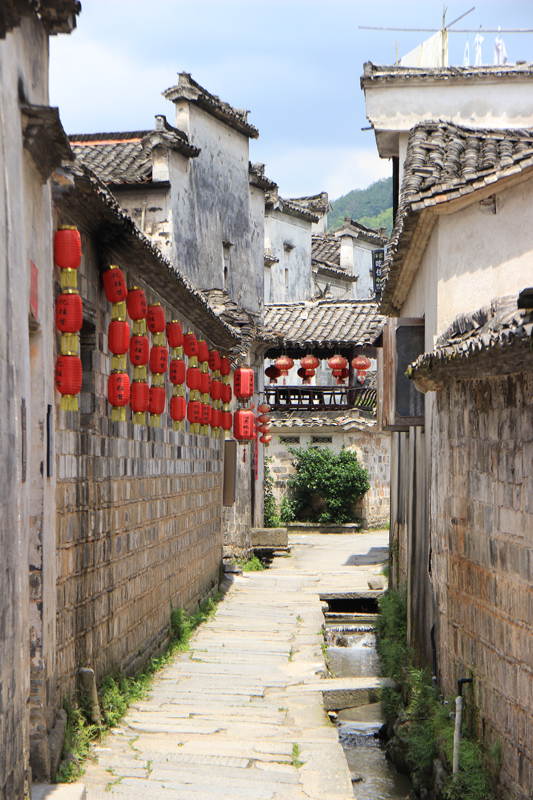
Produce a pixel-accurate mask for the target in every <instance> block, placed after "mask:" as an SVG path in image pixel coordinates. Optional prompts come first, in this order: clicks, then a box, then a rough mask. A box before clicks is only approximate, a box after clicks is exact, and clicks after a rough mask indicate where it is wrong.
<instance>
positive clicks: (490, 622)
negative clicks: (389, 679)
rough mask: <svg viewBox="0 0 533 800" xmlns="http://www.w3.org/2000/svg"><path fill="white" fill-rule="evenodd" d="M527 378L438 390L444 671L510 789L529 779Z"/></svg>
mask: <svg viewBox="0 0 533 800" xmlns="http://www.w3.org/2000/svg"><path fill="white" fill-rule="evenodd" d="M532 394H533V376H532V375H531V374H530V373H521V374H513V375H509V376H502V377H489V378H487V379H475V380H474V379H473V380H471V381H465V380H452V381H451V382H450V383H449V385H448V386H447V387H445V388H444V389H443V390H441V391H440V392H439V393H438V395H437V412H436V416H435V422H434V435H433V442H432V449H433V453H434V458H433V468H432V469H433V473H432V478H431V487H430V488H431V492H430V496H431V525H432V557H431V574H432V580H433V583H434V588H435V593H436V598H437V602H438V610H439V637H438V641H439V654H438V655H439V680H440V682H441V684H442V686H443V688H444V690H445V691H446V692H448V693H454V694H455V692H456V686H457V680H458V678H462V677H471V676H473V677H474V681H475V682H474V687H473V690H472V692H471V691H470V690H468V689H467V690H466V692H465V694H466V703H467V706H471V704H472V700H471V698H473V704H474V706H475V709H476V715H475V720H476V724H477V726H478V728H479V733H481V734H482V735H483V736H484V737H485V738H486V739H487V740H488V741H489V742H490V743H494V742H496V741H497V740H501V741H502V743H503V769H502V775H501V777H502V780H503V782H504V785H505V787H506V792H507V796H508V797H513V798H520V800H525V798H526V797H530V796H531V787H532V786H533V754H532V750H531V742H532V740H533V734H532V729H531V720H532V719H533V667H532V664H533V625H532V619H533V589H532V582H533V560H532V552H533V549H532V548H533V477H532V474H533V473H532V462H533V408H532V405H531V397H532Z"/></svg>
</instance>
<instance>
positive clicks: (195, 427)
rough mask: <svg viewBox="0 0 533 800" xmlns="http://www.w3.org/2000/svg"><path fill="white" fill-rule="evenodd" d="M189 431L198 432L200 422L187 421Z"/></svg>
mask: <svg viewBox="0 0 533 800" xmlns="http://www.w3.org/2000/svg"><path fill="white" fill-rule="evenodd" d="M189 433H200V424H199V423H198V422H191V423H189Z"/></svg>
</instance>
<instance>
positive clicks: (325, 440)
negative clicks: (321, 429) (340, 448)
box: [311, 436, 333, 444]
mask: <svg viewBox="0 0 533 800" xmlns="http://www.w3.org/2000/svg"><path fill="white" fill-rule="evenodd" d="M311 444H333V437H332V436H311Z"/></svg>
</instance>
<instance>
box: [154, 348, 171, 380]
mask: <svg viewBox="0 0 533 800" xmlns="http://www.w3.org/2000/svg"><path fill="white" fill-rule="evenodd" d="M167 367H168V350H167V348H166V347H160V346H158V345H154V346H153V347H152V349H151V350H150V372H157V373H159V374H160V375H162V374H163V373H165V372H166V371H167Z"/></svg>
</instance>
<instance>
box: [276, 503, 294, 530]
mask: <svg viewBox="0 0 533 800" xmlns="http://www.w3.org/2000/svg"><path fill="white" fill-rule="evenodd" d="M294 506H295V503H294V500H291V499H290V497H284V498H283V500H282V501H281V507H280V511H279V516H280V519H281V521H282V522H284V523H285V524H286V523H287V522H294V517H295V514H294Z"/></svg>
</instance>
